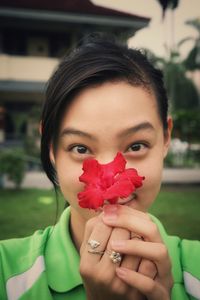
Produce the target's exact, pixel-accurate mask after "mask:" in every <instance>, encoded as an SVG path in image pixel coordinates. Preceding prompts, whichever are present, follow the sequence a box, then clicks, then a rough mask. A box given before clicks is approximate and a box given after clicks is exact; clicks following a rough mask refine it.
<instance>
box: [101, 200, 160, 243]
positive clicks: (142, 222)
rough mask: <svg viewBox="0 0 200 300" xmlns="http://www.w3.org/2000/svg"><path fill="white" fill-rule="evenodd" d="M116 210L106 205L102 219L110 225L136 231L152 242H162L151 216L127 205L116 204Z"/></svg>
mask: <svg viewBox="0 0 200 300" xmlns="http://www.w3.org/2000/svg"><path fill="white" fill-rule="evenodd" d="M114 207H115V210H114V209H113V207H112V208H110V206H109V205H107V206H105V207H104V213H103V215H102V220H103V222H104V223H105V224H107V225H108V226H113V227H120V228H124V229H126V230H128V231H130V232H135V233H136V234H139V235H140V236H142V237H143V238H144V239H145V240H147V241H151V242H157V243H160V242H162V238H161V236H160V233H159V230H158V228H157V226H156V224H155V223H153V222H152V221H151V219H150V217H149V216H148V215H147V214H145V213H142V212H138V211H136V210H134V209H133V208H129V207H127V206H125V205H115V206H114Z"/></svg>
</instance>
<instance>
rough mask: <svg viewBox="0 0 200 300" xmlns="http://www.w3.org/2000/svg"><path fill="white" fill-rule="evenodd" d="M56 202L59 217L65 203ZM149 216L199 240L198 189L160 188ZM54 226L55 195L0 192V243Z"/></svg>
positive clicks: (48, 192) (31, 191)
mask: <svg viewBox="0 0 200 300" xmlns="http://www.w3.org/2000/svg"><path fill="white" fill-rule="evenodd" d="M58 202H59V213H60V212H61V211H62V210H63V207H64V201H63V199H61V198H60V199H59V201H58ZM59 213H58V214H59ZM151 213H153V214H154V215H155V216H157V217H158V218H159V219H160V220H161V221H162V222H163V224H164V226H165V228H166V230H167V232H168V233H170V234H175V235H179V236H180V237H182V238H189V239H198V240H200V187H163V188H162V190H161V192H160V194H159V196H158V199H157V200H156V202H155V203H154V205H153V207H152V208H151ZM55 222H56V200H55V194H54V191H52V190H39V189H22V190H12V189H5V190H0V239H6V238H11V237H21V236H26V235H29V234H32V233H33V232H34V231H35V230H37V229H42V228H45V227H46V226H48V225H51V224H55Z"/></svg>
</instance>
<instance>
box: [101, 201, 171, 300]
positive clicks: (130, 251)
mask: <svg viewBox="0 0 200 300" xmlns="http://www.w3.org/2000/svg"><path fill="white" fill-rule="evenodd" d="M114 207H115V211H113V210H114V209H113V207H112V208H111V207H110V206H106V207H105V209H104V215H103V221H104V223H105V225H108V226H112V227H115V228H124V229H126V230H128V231H130V232H134V233H136V234H137V235H139V236H142V237H143V239H144V240H138V239H132V240H131V239H129V240H127V239H121V240H114V239H112V240H111V241H110V243H111V247H112V249H113V250H115V251H117V252H120V253H122V254H126V255H131V256H134V257H135V256H138V257H142V258H143V259H142V261H141V263H140V265H139V268H138V270H133V269H131V268H124V266H123V265H122V266H121V267H118V268H116V274H117V276H118V277H119V278H120V279H121V280H123V281H124V283H126V284H127V285H129V286H130V287H133V288H135V289H137V290H138V291H140V292H141V293H142V294H143V295H145V296H146V298H147V299H149V300H160V299H162V300H169V299H170V292H171V288H172V286H173V279H172V274H171V263H170V258H169V255H168V251H167V248H166V246H165V245H164V243H163V241H162V238H161V236H160V233H159V230H158V228H157V226H156V224H155V223H153V222H152V220H151V218H150V217H149V216H148V215H147V214H145V213H143V212H140V211H136V210H134V209H133V208H130V207H127V206H122V205H115V206H114ZM155 267H156V270H157V272H156V274H155ZM151 269H152V271H151ZM151 272H152V276H150V273H151ZM133 299H134V298H133Z"/></svg>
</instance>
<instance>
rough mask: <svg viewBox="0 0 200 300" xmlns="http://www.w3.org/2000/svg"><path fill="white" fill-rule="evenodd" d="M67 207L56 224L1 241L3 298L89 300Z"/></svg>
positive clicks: (0, 290)
mask: <svg viewBox="0 0 200 300" xmlns="http://www.w3.org/2000/svg"><path fill="white" fill-rule="evenodd" d="M69 219H70V209H69V208H67V209H66V210H65V211H64V212H63V214H62V215H61V218H60V220H59V222H58V224H56V226H54V227H48V228H46V229H45V230H38V231H36V232H35V233H34V234H33V235H32V236H30V237H26V238H20V239H11V240H6V241H3V242H1V243H0V299H1V300H6V299H9V300H17V299H20V300H25V299H26V300H36V299H38V300H40V299H41V300H50V299H56V300H58V299H59V300H64V299H67V300H68V299H69V300H76V299H77V300H79V299H80V300H83V299H84V300H85V299H86V296H85V291H84V288H83V283H82V279H81V276H80V274H79V261H80V257H79V253H78V252H77V250H76V248H75V247H74V244H73V242H72V239H71V236H70V230H69Z"/></svg>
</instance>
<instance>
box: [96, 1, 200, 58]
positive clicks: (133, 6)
mask: <svg viewBox="0 0 200 300" xmlns="http://www.w3.org/2000/svg"><path fill="white" fill-rule="evenodd" d="M92 2H93V3H94V4H96V5H101V6H104V7H108V8H113V9H116V10H120V11H124V12H129V13H133V14H136V15H139V16H144V17H149V18H151V21H150V24H149V26H148V27H146V28H144V29H141V30H139V31H138V32H136V34H135V36H134V37H133V38H131V39H130V40H129V46H133V47H139V48H140V47H145V48H148V49H150V50H152V51H153V52H154V53H155V54H156V55H159V56H162V57H163V56H166V55H167V52H166V47H164V44H165V45H166V44H167V45H168V46H170V45H172V44H173V41H174V44H177V43H178V42H179V41H180V40H181V39H183V38H186V37H194V38H195V37H197V31H196V30H195V29H193V28H192V27H191V26H189V25H186V24H185V21H187V20H191V19H194V18H200V0H180V1H179V7H178V8H177V9H176V10H175V11H174V17H173V18H172V13H171V12H170V11H169V10H168V11H167V13H166V18H165V21H164V22H162V10H161V7H160V5H159V4H158V2H157V0H92ZM172 20H174V31H173V32H174V34H173V35H172V34H171V32H172V30H171V28H172V27H171V24H172ZM192 46H193V42H192V41H188V42H186V43H185V44H183V45H182V46H181V47H180V49H179V50H180V53H181V56H182V57H183V58H184V57H186V56H187V54H188V52H189V51H190V49H191V48H192Z"/></svg>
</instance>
